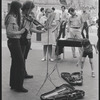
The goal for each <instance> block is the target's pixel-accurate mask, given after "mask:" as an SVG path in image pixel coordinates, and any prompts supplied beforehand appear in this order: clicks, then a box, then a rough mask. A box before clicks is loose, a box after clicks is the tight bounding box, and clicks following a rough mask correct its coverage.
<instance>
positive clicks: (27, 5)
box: [21, 1, 35, 11]
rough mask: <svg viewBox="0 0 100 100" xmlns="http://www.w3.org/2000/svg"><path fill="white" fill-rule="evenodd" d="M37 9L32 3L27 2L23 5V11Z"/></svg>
mask: <svg viewBox="0 0 100 100" xmlns="http://www.w3.org/2000/svg"><path fill="white" fill-rule="evenodd" d="M34 7H35V5H34V3H33V2H32V1H26V2H25V3H23V6H22V8H21V9H22V11H24V10H29V9H33V8H34Z"/></svg>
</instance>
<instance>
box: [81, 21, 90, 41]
mask: <svg viewBox="0 0 100 100" xmlns="http://www.w3.org/2000/svg"><path fill="white" fill-rule="evenodd" d="M84 30H85V32H86V37H85V35H84V33H83V31H84ZM81 34H82V37H83V38H87V39H89V28H88V24H87V22H84V25H83V29H82V32H81Z"/></svg>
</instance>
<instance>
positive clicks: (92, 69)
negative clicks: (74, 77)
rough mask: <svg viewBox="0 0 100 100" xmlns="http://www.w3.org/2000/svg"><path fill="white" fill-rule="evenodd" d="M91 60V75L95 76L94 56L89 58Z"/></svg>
mask: <svg viewBox="0 0 100 100" xmlns="http://www.w3.org/2000/svg"><path fill="white" fill-rule="evenodd" d="M89 61H90V65H91V71H92V73H91V76H92V77H95V75H94V67H93V58H89Z"/></svg>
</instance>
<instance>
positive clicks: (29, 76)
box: [25, 75, 33, 79]
mask: <svg viewBox="0 0 100 100" xmlns="http://www.w3.org/2000/svg"><path fill="white" fill-rule="evenodd" d="M28 78H33V75H26V76H25V79H28Z"/></svg>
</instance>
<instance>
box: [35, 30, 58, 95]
mask: <svg viewBox="0 0 100 100" xmlns="http://www.w3.org/2000/svg"><path fill="white" fill-rule="evenodd" d="M47 44H48V45H49V29H48V43H47ZM57 63H58V60H56V64H55V66H54V68H53V70H52V72H51V73H50V74H49V70H48V69H49V58H48V48H47V73H46V77H45V80H44V82H43V84H42V85H41V87H40V89H39V90H38V92H37V94H38V93H39V91H40V90H41V89H42V87H43V86H44V84H45V83H46V81H47V79H48V80H49V81H50V82H51V83H52V84H53V85H54V87H56V85H55V84H54V83H53V82H52V80H51V77H50V76H51V74H52V73H53V72H54V71H55V70H56V69H57V73H58V76H59V77H60V74H59V70H58V66H57Z"/></svg>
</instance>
